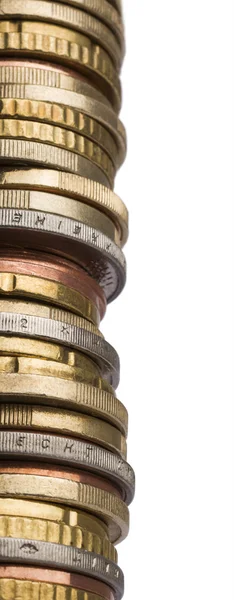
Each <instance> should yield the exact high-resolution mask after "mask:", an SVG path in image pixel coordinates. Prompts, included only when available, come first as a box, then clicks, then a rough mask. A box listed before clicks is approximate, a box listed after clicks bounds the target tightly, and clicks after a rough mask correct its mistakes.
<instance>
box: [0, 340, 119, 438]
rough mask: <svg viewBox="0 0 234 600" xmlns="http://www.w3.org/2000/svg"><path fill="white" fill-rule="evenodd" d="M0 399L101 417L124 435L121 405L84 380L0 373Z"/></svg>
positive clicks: (2, 401) (109, 394) (103, 391)
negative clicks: (83, 381)
mask: <svg viewBox="0 0 234 600" xmlns="http://www.w3.org/2000/svg"><path fill="white" fill-rule="evenodd" d="M9 339H10V338H9ZM0 340H1V337H0ZM22 341H23V339H22ZM19 364H20V362H19ZM0 402H1V403H6V402H7V403H8V402H9V403H23V404H31V405H32V404H37V405H38V404H40V405H43V406H44V405H46V406H50V407H53V406H54V407H56V408H58V407H59V408H63V409H66V411H67V410H72V411H79V413H84V414H88V415H92V416H95V417H97V418H99V419H103V421H107V423H110V424H111V425H113V426H114V427H117V429H119V431H121V432H122V433H123V435H125V436H126V435H127V427H128V414H127V411H126V408H125V407H124V405H123V404H122V403H121V402H120V401H119V400H117V398H116V397H115V396H114V394H111V393H108V392H106V391H105V390H103V389H98V388H97V387H95V386H91V385H87V384H85V383H81V382H74V381H68V380H63V379H59V378H56V377H45V376H43V375H41V376H39V375H24V374H21V373H0Z"/></svg>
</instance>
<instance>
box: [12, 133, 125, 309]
mask: <svg viewBox="0 0 234 600" xmlns="http://www.w3.org/2000/svg"><path fill="white" fill-rule="evenodd" d="M6 141H10V140H6ZM14 143H15V142H14ZM22 143H23V142H22ZM28 143H29V144H31V142H28ZM0 152H1V143H0ZM13 232H14V233H13ZM12 235H13V238H12ZM0 236H1V244H2V246H3V247H5V246H6V248H9V247H12V245H13V244H12V242H10V240H11V239H14V245H17V246H21V247H23V248H29V249H30V248H31V247H32V246H33V248H34V249H35V250H42V251H46V252H53V253H58V254H60V255H62V256H64V257H65V258H68V259H70V260H74V261H76V262H78V264H79V265H80V266H82V267H84V268H85V269H86V270H87V272H88V273H89V275H91V276H92V277H94V279H96V281H97V282H98V283H99V284H100V286H102V288H103V290H104V292H105V295H106V298H107V300H108V301H109V302H110V301H112V300H113V299H114V298H116V296H118V295H119V294H120V292H121V291H122V289H123V287H124V284H125V279H126V261H125V257H124V255H123V253H122V251H121V250H120V248H118V246H116V244H114V243H113V242H112V241H111V240H110V239H109V238H108V237H106V236H105V235H103V234H102V233H100V232H99V231H97V230H96V229H95V228H94V227H89V226H88V225H84V224H83V223H81V222H80V221H75V220H73V219H68V218H64V217H63V218H62V217H59V216H57V215H53V213H43V212H39V211H32V210H31V211H30V210H21V211H15V210H14V209H10V208H9V209H7V208H2V209H0Z"/></svg>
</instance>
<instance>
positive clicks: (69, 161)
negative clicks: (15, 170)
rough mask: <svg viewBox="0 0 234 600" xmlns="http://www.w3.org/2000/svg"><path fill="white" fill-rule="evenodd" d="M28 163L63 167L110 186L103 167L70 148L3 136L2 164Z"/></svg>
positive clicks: (0, 156) (0, 157)
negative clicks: (100, 167)
mask: <svg viewBox="0 0 234 600" xmlns="http://www.w3.org/2000/svg"><path fill="white" fill-rule="evenodd" d="M9 161H10V164H11V167H12V165H18V164H19V165H20V166H22V165H27V166H29V165H30V164H32V163H36V164H37V165H42V166H44V167H45V166H46V167H54V168H56V169H62V171H67V172H68V173H76V174H79V175H82V177H88V178H89V179H92V180H93V181H98V183H101V184H102V185H105V186H106V187H108V188H109V187H110V182H109V181H108V179H107V177H106V176H105V175H104V173H103V171H102V169H99V167H97V166H96V165H95V164H94V163H93V162H91V161H90V160H89V159H88V158H84V157H83V156H80V155H79V154H76V153H75V152H71V151H70V150H64V148H59V146H52V145H51V144H41V143H40V142H34V141H28V140H20V139H14V138H13V139H8V138H1V140H0V165H1V164H8V163H9Z"/></svg>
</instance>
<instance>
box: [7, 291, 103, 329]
mask: <svg viewBox="0 0 234 600" xmlns="http://www.w3.org/2000/svg"><path fill="white" fill-rule="evenodd" d="M0 312H10V313H14V314H20V313H22V314H25V315H31V316H35V317H42V318H44V319H52V320H53V321H61V322H62V323H67V324H68V325H72V326H74V327H79V328H81V329H84V330H85V331H90V332H91V333H93V334H95V335H98V336H99V337H100V338H102V339H104V336H103V334H102V333H101V332H100V330H99V329H98V328H97V327H96V326H95V325H93V324H92V323H90V321H87V319H83V318H82V317H79V316H78V315H75V314H74V313H72V312H68V311H66V310H62V309H61V308H57V307H53V306H49V305H48V304H39V303H37V302H32V301H31V300H18V299H15V298H4V299H3V298H1V297H0Z"/></svg>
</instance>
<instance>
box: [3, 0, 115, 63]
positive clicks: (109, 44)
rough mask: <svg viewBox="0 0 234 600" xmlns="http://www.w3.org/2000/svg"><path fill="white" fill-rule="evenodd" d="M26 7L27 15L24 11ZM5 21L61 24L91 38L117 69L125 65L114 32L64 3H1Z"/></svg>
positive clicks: (16, 0) (19, 0) (26, 0)
mask: <svg viewBox="0 0 234 600" xmlns="http://www.w3.org/2000/svg"><path fill="white" fill-rule="evenodd" d="M22 8H23V12H22ZM0 15H1V19H3V18H4V19H13V18H14V19H17V18H18V19H21V18H24V19H30V20H31V19H32V20H35V19H37V20H39V19H40V20H42V21H46V22H49V23H54V24H57V25H66V26H67V27H68V28H69V29H75V30H76V31H80V32H81V33H84V34H85V35H88V36H89V37H91V39H93V40H94V41H96V42H97V43H98V44H100V46H102V47H103V48H104V50H106V51H107V52H108V53H109V54H110V56H111V58H112V60H113V61H114V63H115V65H116V68H117V69H119V67H120V66H121V62H122V52H121V47H120V45H119V43H118V41H117V40H116V37H115V36H114V34H113V33H112V31H111V30H110V29H109V28H108V27H106V25H104V23H102V22H101V21H99V20H98V19H96V18H95V17H93V16H91V15H88V14H87V13H85V12H83V11H81V10H78V9H77V8H71V7H69V6H67V5H66V4H65V3H64V4H58V3H57V2H45V1H44V0H36V1H35V0H24V5H23V7H22V0H0Z"/></svg>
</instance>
